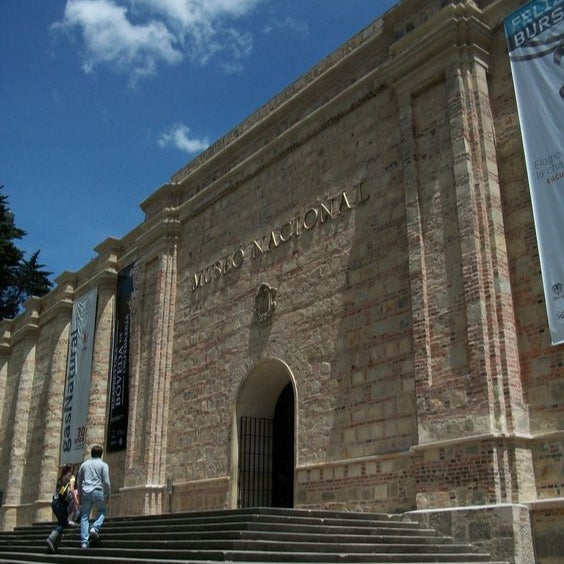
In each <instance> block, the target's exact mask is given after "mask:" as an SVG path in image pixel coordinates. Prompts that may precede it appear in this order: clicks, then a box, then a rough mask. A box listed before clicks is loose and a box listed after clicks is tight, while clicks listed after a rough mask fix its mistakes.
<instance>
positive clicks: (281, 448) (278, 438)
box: [272, 384, 294, 507]
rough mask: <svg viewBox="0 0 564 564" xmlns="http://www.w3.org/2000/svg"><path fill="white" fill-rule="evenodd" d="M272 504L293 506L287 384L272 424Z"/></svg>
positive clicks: (291, 418)
mask: <svg viewBox="0 0 564 564" xmlns="http://www.w3.org/2000/svg"><path fill="white" fill-rule="evenodd" d="M272 436H273V445H272V506H273V507H293V506H294V390H293V387H292V384H288V385H287V386H286V387H285V388H284V389H283V390H282V393H281V394H280V396H279V397H278V401H277V402H276V407H275V408H274V421H273V425H272Z"/></svg>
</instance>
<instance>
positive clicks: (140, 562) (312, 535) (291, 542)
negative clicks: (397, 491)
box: [0, 508, 493, 564]
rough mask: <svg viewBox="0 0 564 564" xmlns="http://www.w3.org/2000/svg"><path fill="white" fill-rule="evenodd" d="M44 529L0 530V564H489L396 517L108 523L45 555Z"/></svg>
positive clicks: (267, 515) (67, 537)
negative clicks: (84, 544)
mask: <svg viewBox="0 0 564 564" xmlns="http://www.w3.org/2000/svg"><path fill="white" fill-rule="evenodd" d="M52 528H53V524H52V523H36V524H34V525H32V526H30V527H17V528H16V529H15V530H14V531H11V532H0V563H1V564H6V563H10V564H16V563H26V564H30V563H32V562H33V563H35V564H37V563H48V562H50V563H54V562H57V563H61V564H63V563H64V564H85V563H88V562H97V563H108V564H109V563H116V564H173V563H174V564H179V563H181V562H185V563H186V562H191V563H196V564H210V563H217V562H237V563H241V564H242V563H251V562H252V563H255V564H256V563H285V564H286V563H291V564H297V563H303V564H306V563H307V564H309V563H311V564H319V563H323V564H329V563H342V564H347V563H351V564H355V563H359V564H362V563H388V564H391V563H409V564H420V563H424V562H436V563H438V562H441V563H448V564H454V563H457V564H460V563H466V564H469V563H473V562H482V563H487V564H493V562H492V560H491V559H490V556H489V555H488V554H483V553H480V552H478V551H476V549H474V548H473V547H471V546H469V545H462V544H456V543H455V542H454V541H453V539H451V538H449V537H442V536H439V535H438V534H437V533H436V532H435V531H434V530H431V529H424V528H422V527H421V526H420V525H419V524H418V523H415V522H410V521H406V520H404V519H403V518H402V516H401V515H388V514H376V513H346V512H336V511H317V510H312V511H310V510H300V509H277V508H249V509H235V510H219V511H203V512H193V513H173V514H168V515H157V516H155V515H151V516H139V517H116V518H111V519H107V520H106V522H105V523H104V526H103V528H102V531H101V538H102V540H101V543H100V545H99V546H96V547H92V548H89V549H81V548H80V538H79V537H80V534H79V528H78V527H72V528H69V529H66V531H65V534H64V538H63V540H62V542H61V543H60V545H59V550H58V552H57V554H47V550H46V549H47V545H46V543H45V539H46V537H47V535H48V534H49V532H50V531H51V530H52Z"/></svg>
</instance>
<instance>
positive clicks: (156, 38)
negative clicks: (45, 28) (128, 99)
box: [53, 0, 264, 82]
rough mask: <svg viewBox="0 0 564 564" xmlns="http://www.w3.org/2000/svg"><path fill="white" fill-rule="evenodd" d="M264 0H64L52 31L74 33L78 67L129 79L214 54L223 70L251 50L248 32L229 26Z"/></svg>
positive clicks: (204, 60)
mask: <svg viewBox="0 0 564 564" xmlns="http://www.w3.org/2000/svg"><path fill="white" fill-rule="evenodd" d="M263 1H264V0H67V3H66V5H65V13H64V18H63V20H62V21H60V22H57V23H56V24H54V26H53V27H54V29H56V30H65V31H67V32H75V31H78V32H79V34H80V37H81V39H82V41H83V43H84V50H83V53H82V56H83V68H84V70H85V71H86V72H92V71H93V70H94V69H95V68H96V67H101V66H109V67H110V68H112V69H113V70H115V71H117V72H125V73H128V74H130V76H131V78H132V80H133V82H135V81H136V80H137V79H138V78H140V77H142V76H146V75H151V74H154V73H155V72H156V69H157V66H158V65H159V64H161V63H166V64H175V63H178V62H180V61H181V60H182V59H183V58H185V57H188V58H189V59H190V60H191V61H192V62H193V63H196V64H201V65H205V64H207V63H208V62H209V61H210V59H212V58H218V59H219V64H220V66H222V67H223V68H224V69H228V70H231V71H232V70H233V69H236V68H239V67H241V65H242V61H244V59H245V58H246V57H248V56H249V53H250V52H251V51H252V45H253V40H252V36H251V34H250V33H248V32H246V31H241V30H240V29H237V28H235V27H234V21H235V20H237V19H238V18H241V17H243V16H245V15H247V14H248V13H249V12H250V11H251V10H252V9H253V8H254V7H255V6H256V5H258V4H259V3H260V2H263Z"/></svg>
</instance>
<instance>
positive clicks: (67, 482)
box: [46, 464, 74, 554]
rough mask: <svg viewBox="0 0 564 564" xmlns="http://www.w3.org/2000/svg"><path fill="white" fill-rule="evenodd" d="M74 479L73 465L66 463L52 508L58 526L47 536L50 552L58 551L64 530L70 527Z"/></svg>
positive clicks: (58, 482) (58, 480) (58, 479)
mask: <svg viewBox="0 0 564 564" xmlns="http://www.w3.org/2000/svg"><path fill="white" fill-rule="evenodd" d="M73 481H74V476H73V475H72V466H71V465H70V464H65V466H63V467H62V469H61V473H60V475H59V477H58V478H57V491H56V492H55V495H54V496H53V501H52V502H51V508H52V509H53V513H54V514H55V517H57V526H56V527H55V528H54V529H53V530H52V531H51V534H50V535H49V536H48V537H47V541H46V542H47V549H48V551H49V552H51V553H53V554H55V552H57V545H58V544H59V541H60V540H61V538H62V536H63V530H64V529H65V527H68V525H69V522H68V507H69V501H70V499H71V488H72V483H73Z"/></svg>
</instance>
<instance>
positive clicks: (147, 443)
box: [122, 209, 179, 513]
mask: <svg viewBox="0 0 564 564" xmlns="http://www.w3.org/2000/svg"><path fill="white" fill-rule="evenodd" d="M178 228H179V221H178V220H177V218H176V217H175V215H174V213H173V212H172V211H171V210H170V209H169V210H167V211H166V212H165V213H164V214H163V217H160V218H157V220H156V222H155V227H154V228H153V229H148V230H147V231H146V232H145V234H144V236H143V238H142V239H141V240H139V241H138V245H139V247H140V248H142V249H143V252H142V256H143V257H144V259H143V262H142V263H138V264H137V265H136V274H135V278H136V290H135V292H136V301H135V306H134V314H133V329H132V343H131V364H130V367H131V369H130V373H131V383H130V385H131V396H130V397H131V398H133V399H132V402H131V404H130V415H129V428H128V449H127V455H126V476H125V480H124V484H125V488H124V492H127V498H128V499H127V500H125V498H123V503H122V510H125V511H127V507H129V510H132V511H135V512H142V513H160V512H162V511H163V510H164V509H165V508H164V507H163V503H164V501H163V498H164V493H165V489H166V481H167V475H166V451H167V441H168V415H169V409H168V406H169V394H170V378H171V362H172V345H173V322H174V307H175V301H176V269H177V237H178ZM129 468H136V469H137V472H131V473H130V472H128V471H127V470H128V469H129ZM139 470H141V471H139Z"/></svg>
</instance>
